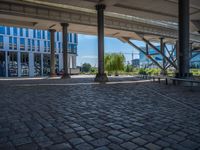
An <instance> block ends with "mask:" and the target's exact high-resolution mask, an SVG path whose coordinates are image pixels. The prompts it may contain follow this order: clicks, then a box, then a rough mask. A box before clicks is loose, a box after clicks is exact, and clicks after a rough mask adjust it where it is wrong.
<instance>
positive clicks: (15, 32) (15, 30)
mask: <svg viewBox="0 0 200 150" xmlns="http://www.w3.org/2000/svg"><path fill="white" fill-rule="evenodd" d="M13 35H14V36H17V28H16V27H14V28H13Z"/></svg>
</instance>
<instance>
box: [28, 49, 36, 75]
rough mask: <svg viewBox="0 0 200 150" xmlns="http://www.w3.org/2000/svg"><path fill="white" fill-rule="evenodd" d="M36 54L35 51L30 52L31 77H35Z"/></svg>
mask: <svg viewBox="0 0 200 150" xmlns="http://www.w3.org/2000/svg"><path fill="white" fill-rule="evenodd" d="M34 62H35V60H34V54H33V52H29V63H28V64H29V77H34V72H35V66H34Z"/></svg>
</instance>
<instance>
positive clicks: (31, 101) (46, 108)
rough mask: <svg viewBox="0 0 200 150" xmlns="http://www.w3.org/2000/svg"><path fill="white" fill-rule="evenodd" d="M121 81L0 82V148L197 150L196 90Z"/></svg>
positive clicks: (199, 117) (199, 118)
mask: <svg viewBox="0 0 200 150" xmlns="http://www.w3.org/2000/svg"><path fill="white" fill-rule="evenodd" d="M118 79H119V78H116V79H115V78H111V79H110V80H111V81H118ZM123 80H128V81H130V82H132V83H128V82H126V83H123V84H121V83H114V82H110V83H109V84H96V83H95V84H94V82H93V79H91V78H87V79H86V78H82V79H75V78H72V79H69V80H40V81H38V80H35V81H31V80H27V81H0V88H1V92H0V110H1V113H0V149H1V150H26V149H30V150H36V149H39V150H41V149H47V150H54V149H56V150H57V149H58V150H59V149H71V150H94V149H97V150H107V149H111V150H131V149H136V150H147V149H148V150H151V149H152V150H157V149H158V150H159V149H163V150H173V149H175V150H176V149H181V150H183V149H184V150H185V149H186V150H193V149H194V150H196V149H200V100H199V97H200V92H195V91H189V90H188V89H187V88H185V87H176V86H170V85H169V86H165V85H163V84H155V83H148V82H144V83H137V82H135V81H137V80H138V79H137V78H132V77H131V78H128V79H121V78H120V82H123Z"/></svg>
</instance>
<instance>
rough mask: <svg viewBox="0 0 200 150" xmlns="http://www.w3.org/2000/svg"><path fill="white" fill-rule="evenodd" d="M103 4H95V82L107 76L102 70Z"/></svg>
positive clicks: (102, 80) (101, 80) (106, 79)
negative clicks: (96, 44) (96, 30)
mask: <svg viewBox="0 0 200 150" xmlns="http://www.w3.org/2000/svg"><path fill="white" fill-rule="evenodd" d="M105 8H106V6H105V5H103V4H98V5H96V10H97V28H98V73H97V75H96V78H95V81H96V82H107V81H108V78H107V75H106V74H105V72H104V10H105Z"/></svg>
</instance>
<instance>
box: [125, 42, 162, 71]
mask: <svg viewBox="0 0 200 150" xmlns="http://www.w3.org/2000/svg"><path fill="white" fill-rule="evenodd" d="M127 43H128V44H129V45H131V46H132V47H134V48H136V49H137V50H138V51H140V52H142V53H143V54H144V55H145V56H146V57H147V58H148V59H150V60H151V61H152V62H153V63H154V64H155V65H156V66H158V67H159V68H160V69H161V70H163V69H164V68H163V67H162V66H161V65H160V64H159V63H158V62H157V61H155V60H154V59H153V58H152V57H151V56H150V55H148V54H147V53H146V52H145V51H143V50H142V49H141V48H140V47H138V46H137V45H135V44H134V43H133V42H131V41H130V40H127Z"/></svg>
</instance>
